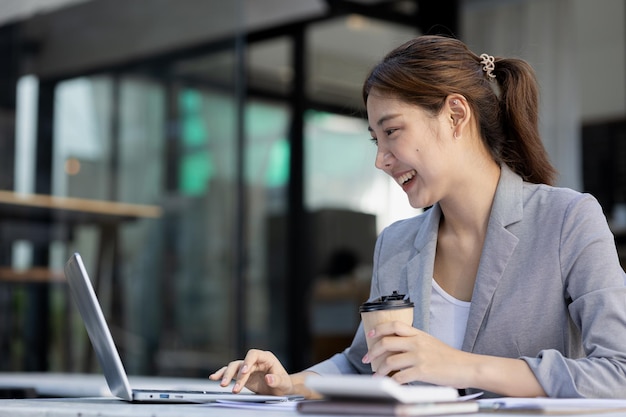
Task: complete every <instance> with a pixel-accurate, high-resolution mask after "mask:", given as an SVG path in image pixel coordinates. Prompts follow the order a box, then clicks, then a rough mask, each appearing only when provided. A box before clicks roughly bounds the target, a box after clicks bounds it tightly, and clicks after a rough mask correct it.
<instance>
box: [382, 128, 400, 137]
mask: <svg viewBox="0 0 626 417" xmlns="http://www.w3.org/2000/svg"><path fill="white" fill-rule="evenodd" d="M396 130H398V129H387V130H385V135H387V136H391V135H392V134H393V132H395V131H396Z"/></svg>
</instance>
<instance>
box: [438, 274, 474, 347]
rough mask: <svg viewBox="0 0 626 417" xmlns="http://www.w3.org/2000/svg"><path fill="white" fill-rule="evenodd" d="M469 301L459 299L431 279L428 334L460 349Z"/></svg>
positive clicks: (467, 315)
mask: <svg viewBox="0 0 626 417" xmlns="http://www.w3.org/2000/svg"><path fill="white" fill-rule="evenodd" d="M471 305H472V303H471V302H470V301H461V300H458V299H456V298H454V297H453V296H451V295H450V294H448V293H447V292H445V291H444V290H443V288H441V287H440V286H439V284H437V281H435V280H434V279H433V289H432V293H431V297H430V334H431V335H433V336H435V337H436V338H437V339H439V340H441V341H442V342H444V343H445V344H447V345H449V346H452V347H453V348H455V349H461V346H462V345H463V338H464V337H465V329H466V327H467V319H468V317H469V311H470V306H471Z"/></svg>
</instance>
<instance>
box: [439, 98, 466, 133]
mask: <svg viewBox="0 0 626 417" xmlns="http://www.w3.org/2000/svg"><path fill="white" fill-rule="evenodd" d="M445 111H446V112H447V116H448V118H449V120H450V126H451V129H452V132H453V135H454V137H456V138H460V137H461V135H463V133H465V132H466V129H467V128H468V127H469V121H470V119H471V109H470V107H469V104H468V103H467V100H466V99H465V97H463V96H462V95H460V94H450V95H449V96H448V97H446V104H445Z"/></svg>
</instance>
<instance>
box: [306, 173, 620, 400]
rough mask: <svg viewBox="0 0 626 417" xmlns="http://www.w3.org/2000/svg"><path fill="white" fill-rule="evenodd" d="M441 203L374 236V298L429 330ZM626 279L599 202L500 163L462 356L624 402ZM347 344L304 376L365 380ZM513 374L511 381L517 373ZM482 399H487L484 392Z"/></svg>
mask: <svg viewBox="0 0 626 417" xmlns="http://www.w3.org/2000/svg"><path fill="white" fill-rule="evenodd" d="M440 216H441V210H440V208H439V206H438V205H435V206H433V207H432V208H431V209H430V210H427V211H426V212H425V213H423V214H421V215H419V216H416V217H413V218H411V219H407V220H401V221H398V222H396V223H394V224H392V225H391V226H389V227H388V228H386V229H385V230H384V231H383V232H382V233H381V234H380V236H379V237H378V240H377V243H376V248H375V253H374V269H373V276H372V286H371V294H370V299H374V298H377V297H379V296H381V295H386V294H390V293H391V292H392V291H393V290H398V291H400V292H402V293H408V294H409V296H410V297H411V300H413V301H414V302H415V307H416V308H415V315H414V322H413V326H414V327H416V328H418V329H422V330H424V331H426V332H428V330H429V323H428V321H429V307H430V294H431V285H432V281H431V280H432V277H433V265H434V257H435V248H436V243H437V230H438V225H439V219H440ZM625 281H626V274H624V271H623V269H622V268H621V266H620V264H619V260H618V256H617V251H616V248H615V241H614V237H613V235H612V233H611V231H610V230H609V228H608V225H607V222H606V219H605V217H604V214H603V212H602V209H601V207H600V205H599V204H598V202H597V201H596V200H595V199H594V198H593V197H592V196H590V195H588V194H581V193H578V192H576V191H573V190H569V189H564V188H555V187H550V186H546V185H537V184H530V183H525V182H523V181H522V179H521V178H520V177H519V176H518V175H516V174H515V173H513V172H512V171H511V170H510V169H509V168H507V167H506V166H503V168H502V173H501V176H500V181H499V184H498V188H497V191H496V195H495V199H494V202H493V207H492V211H491V215H490V219H489V226H488V230H487V236H486V239H485V243H484V248H483V253H482V256H481V260H480V265H479V268H478V274H477V276H476V284H475V286H474V292H473V295H472V304H471V309H470V314H469V320H468V323H467V330H466V334H465V339H464V342H463V347H462V349H463V350H464V351H467V352H474V353H479V354H486V355H495V356H500V357H509V358H521V359H523V360H525V361H526V362H527V363H528V365H529V366H530V368H531V369H532V371H533V372H534V374H535V376H536V377H537V379H538V380H539V383H540V384H541V386H542V387H543V388H544V390H545V391H546V393H547V394H548V395H549V396H551V397H622V398H624V397H626V286H625ZM366 352H367V347H366V343H365V338H364V335H363V330H362V327H361V326H360V327H359V329H358V331H357V333H356V335H355V338H354V341H353V342H352V345H351V346H350V347H349V348H348V349H346V350H345V351H344V352H342V353H340V354H337V355H335V356H333V357H332V358H330V359H328V360H326V361H324V362H322V363H320V364H317V365H315V366H313V367H311V368H310V370H312V371H315V372H318V373H320V374H328V373H331V374H332V373H370V372H371V368H370V367H369V365H364V364H363V363H361V358H362V357H363V355H364V354H365V353H366ZM511 377H514V376H513V375H512V376H511ZM487 395H488V396H489V395H492V394H490V393H487Z"/></svg>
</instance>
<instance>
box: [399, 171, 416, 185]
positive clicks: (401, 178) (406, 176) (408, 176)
mask: <svg viewBox="0 0 626 417" xmlns="http://www.w3.org/2000/svg"><path fill="white" fill-rule="evenodd" d="M416 174H417V171H415V170H413V171H411V172H407V173H406V174H403V175H401V176H399V177H398V178H396V181H397V182H398V184H400V185H403V184H405V183H406V182H407V181H409V180H410V179H412V178H413V177H414V176H415V175H416Z"/></svg>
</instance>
